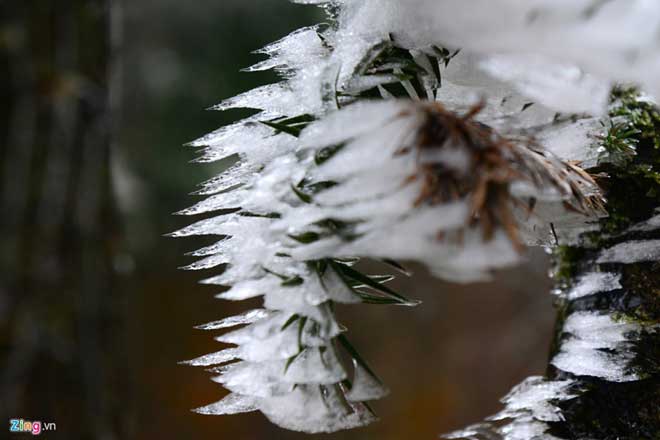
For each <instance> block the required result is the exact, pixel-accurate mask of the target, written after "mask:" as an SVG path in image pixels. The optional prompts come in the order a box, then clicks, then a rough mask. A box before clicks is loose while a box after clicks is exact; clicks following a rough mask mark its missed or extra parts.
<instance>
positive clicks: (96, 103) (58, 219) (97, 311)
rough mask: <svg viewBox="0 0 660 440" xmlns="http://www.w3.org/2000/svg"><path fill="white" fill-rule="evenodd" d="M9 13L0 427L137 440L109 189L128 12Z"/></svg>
mask: <svg viewBox="0 0 660 440" xmlns="http://www.w3.org/2000/svg"><path fill="white" fill-rule="evenodd" d="M0 8H2V14H1V16H2V23H1V25H0V26H1V27H0V64H2V69H0V75H2V78H1V79H2V81H1V82H0V94H1V96H2V98H3V100H2V103H3V105H2V106H1V108H0V124H1V125H0V190H1V192H0V197H1V199H0V200H1V205H2V207H3V209H2V217H1V218H0V225H1V229H2V239H1V241H0V251H1V252H0V254H1V255H2V256H1V259H0V273H1V274H2V277H1V279H0V342H1V344H0V350H1V351H0V352H1V353H2V356H1V357H0V366H1V367H0V371H1V372H2V373H1V375H0V395H1V396H2V398H1V399H0V415H1V416H2V418H3V419H4V420H7V419H8V418H9V417H23V418H24V419H26V420H41V421H46V422H55V423H57V425H58V431H61V432H66V433H68V434H69V435H75V436H76V437H75V438H99V439H119V438H121V439H124V438H128V431H129V429H128V428H129V424H130V423H129V415H130V414H131V409H130V404H127V401H128V399H127V393H128V390H129V389H130V387H129V380H128V379H127V377H128V374H127V365H125V364H124V362H125V359H126V356H122V353H123V352H124V351H125V335H124V333H123V328H124V327H123V323H122V321H121V320H122V316H123V312H122V308H123V307H124V298H123V297H122V293H121V292H122V289H121V288H120V286H119V280H118V277H117V274H116V273H115V266H116V263H117V261H118V258H120V257H121V248H122V242H121V228H120V224H119V218H118V215H117V207H116V203H115V198H114V192H113V188H112V179H111V155H112V150H113V135H112V131H113V122H112V121H113V99H114V96H116V92H115V91H114V87H115V86H116V83H115V78H116V77H115V74H114V72H115V69H114V57H115V46H116V44H115V41H116V34H113V32H114V31H113V28H112V27H111V24H112V17H113V14H115V13H116V12H117V9H116V8H117V5H116V3H115V2H113V1H111V0H65V1H61V0H57V1H56V0H23V1H6V2H2V3H1V4H0ZM70 438H73V437H70Z"/></svg>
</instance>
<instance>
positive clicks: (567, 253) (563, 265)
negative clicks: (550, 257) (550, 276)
mask: <svg viewBox="0 0 660 440" xmlns="http://www.w3.org/2000/svg"><path fill="white" fill-rule="evenodd" d="M585 253H586V250H585V249H584V248H582V247H578V246H567V245H562V246H558V247H557V248H555V250H554V263H555V272H554V278H555V280H556V281H557V282H559V284H560V286H561V287H567V286H568V285H570V283H571V280H572V279H573V278H575V276H576V275H577V274H578V271H579V270H578V268H579V262H580V261H581V260H583V259H584V255H585Z"/></svg>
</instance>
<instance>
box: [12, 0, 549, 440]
mask: <svg viewBox="0 0 660 440" xmlns="http://www.w3.org/2000/svg"><path fill="white" fill-rule="evenodd" d="M109 4H110V2H109V1H108V0H57V1H56V0H20V1H18V0H0V8H1V9H0V11H1V12H0V13H1V14H2V15H1V25H0V26H1V28H0V66H1V67H0V69H1V70H0V75H2V84H0V93H2V99H3V106H2V108H0V118H2V123H3V125H2V126H0V165H1V167H0V169H1V170H2V174H0V178H1V179H2V180H1V182H2V183H1V184H2V186H1V187H0V189H1V190H2V193H1V195H2V199H1V200H2V204H1V205H0V206H1V209H2V216H1V218H0V221H1V223H0V225H1V226H2V236H1V238H0V252H1V255H0V263H1V264H2V266H0V373H1V376H0V380H2V381H3V382H2V383H1V385H2V386H3V388H2V391H1V392H2V394H1V395H0V404H2V406H0V409H1V408H5V412H0V416H1V417H4V418H7V417H9V415H8V414H9V412H7V411H11V416H12V417H15V416H18V417H23V418H25V419H32V420H46V421H55V422H57V423H58V431H57V432H56V433H45V434H44V435H46V436H48V437H53V438H63V439H92V438H94V439H96V438H98V439H133V438H135V439H140V440H143V439H144V440H168V439H172V440H174V439H194V438H227V439H232V438H235V439H296V438H303V437H305V436H304V435H303V434H298V433H290V432H286V431H283V430H280V429H278V428H276V427H274V426H272V425H271V424H270V423H268V422H267V421H266V420H265V419H264V417H263V416H261V415H260V414H256V413H255V414H247V415H242V416H228V417H209V416H201V415H197V414H194V413H192V412H190V408H193V407H196V406H201V405H204V404H207V403H210V402H213V401H215V400H219V399H220V398H221V397H222V396H223V395H224V394H225V391H223V390H222V388H220V386H219V385H217V384H214V383H212V382H211V381H210V380H209V374H208V373H206V372H204V371H203V370H201V369H195V368H190V367H184V366H180V365H177V362H178V361H180V360H183V359H188V358H192V357H195V356H197V355H201V354H204V353H208V352H211V351H216V350H218V349H219V346H218V345H219V344H217V343H215V342H213V339H212V336H213V335H212V334H209V333H204V332H200V331H197V330H193V329H192V326H193V325H195V324H200V323H203V322H207V321H212V320H215V319H218V318H219V317H222V316H227V315H229V314H233V313H236V312H238V311H240V310H244V309H245V308H247V307H250V306H256V305H258V302H255V303H251V304H247V303H241V304H234V303H227V302H220V301H217V300H214V299H213V295H214V294H215V293H218V292H217V289H214V288H212V287H209V286H201V285H199V284H197V281H198V280H199V279H201V278H203V277H205V276H206V275H208V274H205V273H190V272H184V271H180V270H176V268H177V267H179V266H182V265H185V264H187V263H189V262H190V259H189V258H187V257H186V256H185V255H184V254H185V252H187V251H191V250H193V249H196V248H199V247H201V246H203V245H205V244H207V243H208V241H207V240H204V239H177V240H175V239H170V238H165V237H163V234H165V233H167V232H171V231H173V230H176V229H177V228H180V227H183V226H185V225H186V224H188V223H189V222H191V221H192V220H194V219H190V218H182V217H178V216H173V215H171V213H172V212H175V211H178V210H180V209H183V208H185V207H187V206H189V205H190V204H192V203H194V201H195V197H193V196H188V195H187V194H188V193H189V192H191V191H193V190H194V189H195V185H196V184H198V183H199V182H201V181H203V180H205V179H206V178H208V177H210V176H212V175H213V174H214V173H217V172H218V171H220V170H221V169H222V165H221V164H211V165H198V164H190V163H189V162H190V161H191V160H192V159H194V157H195V154H194V151H193V150H192V149H191V148H189V147H183V146H182V145H183V144H184V143H186V142H188V141H191V140H193V139H195V138H197V137H200V136H201V135H203V134H205V133H207V132H210V131H212V130H214V129H216V128H218V127H219V126H222V125H224V124H226V123H229V122H231V121H233V120H235V119H236V118H238V117H241V116H242V115H245V114H247V113H245V112H239V111H234V112H228V113H218V112H209V111H205V110H204V109H205V108H208V107H209V106H211V105H213V104H216V103H217V102H219V101H220V100H222V99H224V98H228V97H230V96H232V95H234V94H236V93H239V92H241V91H244V90H248V89H250V88H252V87H256V86H258V85H261V84H264V83H267V82H271V81H273V80H274V76H273V75H272V74H270V73H260V74H255V73H250V74H247V73H241V72H239V69H240V68H243V67H247V66H249V65H250V64H252V63H254V62H256V61H257V60H259V59H260V58H259V56H257V55H253V54H251V52H252V51H253V50H255V49H258V48H260V47H262V46H263V45H265V44H267V43H269V42H271V41H273V40H276V39H278V38H280V37H282V36H284V35H286V34H287V33H288V32H290V31H291V30H293V29H295V28H297V27H300V26H304V25H308V24H312V23H315V22H317V21H318V20H320V19H322V17H321V16H320V15H319V12H318V11H317V10H316V9H315V8H313V7H306V6H296V5H292V4H289V3H288V2H286V1H285V0H259V1H257V0H252V1H250V0H195V1H190V2H183V1H181V0H159V1H151V2H150V1H147V0H139V1H138V0H135V1H130V2H129V1H126V0H125V1H124V4H123V11H119V10H115V12H116V13H117V16H120V14H119V12H122V14H121V16H122V17H123V18H122V19H121V20H120V21H115V22H114V26H113V35H115V37H117V38H115V39H114V40H111V39H109V37H108V34H109V31H110V29H109V28H108V27H107V18H108V17H109V15H108V14H109V12H110V11H109V10H108V9H107V6H108V5H109ZM113 5H114V6H115V7H118V6H120V5H119V3H118V2H113ZM85 17H87V18H85ZM90 17H91V18H90ZM35 20H36V21H35ZM90 20H91V21H90ZM93 20H96V22H94V21H93ZM119 36H121V38H118V37H119ZM56 37H57V38H56ZM99 38H100V39H101V40H98V39H99ZM97 40H98V41H101V43H98V41H97ZM112 63H114V65H115V66H116V67H118V70H117V72H118V75H117V76H113V75H112V73H113V72H114V70H113V69H111V68H110V67H111V66H112V65H113V64H112ZM21 69H23V70H21ZM44 79H45V80H46V81H44ZM44 84H46V86H44ZM40 121H41V122H40ZM110 121H114V124H113V123H111V122H110ZM39 124H42V125H39ZM111 134H113V136H110V135H111ZM111 152H112V154H111V155H110V153H111ZM110 184H111V185H112V189H113V190H112V191H109V188H110ZM532 257H533V258H532V259H531V260H532V261H531V262H530V263H529V264H528V265H527V266H525V267H524V268H523V269H522V270H515V271H509V272H506V273H503V274H500V275H499V276H498V278H497V279H496V280H495V281H494V282H492V283H484V284H478V285H469V286H455V285H451V284H448V283H442V282H439V281H437V280H434V279H433V278H431V277H430V276H429V275H427V274H426V273H425V271H424V270H423V269H422V268H420V267H416V266H413V270H414V271H415V272H416V274H415V277H414V278H412V279H400V280H397V281H396V283H397V284H398V287H400V289H401V290H403V291H406V292H407V293H408V294H409V296H411V297H416V298H419V299H421V300H423V301H424V303H423V304H422V305H421V306H418V307H417V308H414V309H408V308H396V307H385V306H383V307H380V306H366V305H365V306H352V307H344V308H340V309H339V317H340V319H341V320H342V321H343V323H344V324H345V325H346V326H347V327H348V328H349V331H350V336H351V339H352V340H353V341H354V343H355V345H356V346H357V347H358V348H360V349H361V352H362V353H363V355H364V356H365V357H366V358H367V359H368V360H370V362H371V364H372V365H373V366H374V367H375V368H376V370H377V371H378V372H379V373H380V375H381V377H382V378H383V379H384V381H385V382H386V383H387V384H388V385H389V386H390V387H391V389H392V394H391V395H390V397H388V398H386V399H384V400H383V401H381V402H378V403H377V404H376V405H375V409H376V410H377V412H378V413H379V415H380V416H381V417H382V420H381V421H380V422H379V423H377V424H375V425H373V426H371V427H368V428H365V429H362V430H357V431H353V432H345V433H337V434H332V435H326V436H322V437H325V438H331V439H335V440H340V439H371V438H379V439H397V440H400V439H405V438H419V439H421V438H429V439H430V438H437V435H438V434H440V433H442V432H446V431H448V430H451V429H454V428H458V427H460V426H462V425H465V424H468V423H471V422H475V421H477V420H480V419H482V418H483V417H484V416H486V415H488V414H490V413H492V412H494V411H496V410H497V409H498V408H499V405H498V403H497V400H498V398H499V397H501V396H502V395H503V394H504V393H506V392H507V391H508V389H509V388H510V387H511V386H512V385H514V384H515V383H517V382H519V381H520V380H521V379H522V378H523V377H525V376H527V375H529V374H533V373H542V372H543V369H544V366H545V364H546V360H547V359H546V358H547V350H548V346H549V341H550V338H551V327H552V321H553V311H552V308H551V304H550V303H551V299H550V295H549V294H548V289H549V282H548V281H547V279H546V275H545V265H546V259H545V257H544V256H543V255H542V254H541V253H538V254H534V255H532ZM9 391H11V392H9ZM3 423H5V422H3ZM0 432H2V431H0ZM3 435H4V434H0V438H3V437H2V436H3Z"/></svg>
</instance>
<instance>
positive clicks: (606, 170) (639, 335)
mask: <svg viewBox="0 0 660 440" xmlns="http://www.w3.org/2000/svg"><path fill="white" fill-rule="evenodd" d="M615 97H616V98H617V99H619V100H620V102H621V104H620V105H615V110H613V113H612V115H611V116H612V117H619V118H624V122H621V125H617V124H615V125H613V126H612V127H611V128H610V129H609V133H608V136H607V137H606V138H605V139H604V140H603V142H604V145H605V149H606V150H607V152H608V153H609V155H610V157H614V158H615V159H616V155H617V154H618V155H619V156H620V155H621V154H622V153H624V152H625V147H626V145H624V144H623V143H622V142H627V143H628V144H629V145H634V146H635V148H636V150H637V152H636V155H634V156H628V157H625V156H623V157H619V158H618V159H616V160H614V162H613V163H607V164H603V165H600V166H599V167H597V168H596V169H593V170H591V172H592V173H595V174H601V175H602V177H601V178H600V182H599V183H601V185H602V187H603V188H604V190H605V194H606V197H607V199H608V202H607V211H608V213H609V216H608V217H607V218H606V219H603V220H602V221H601V230H600V231H599V232H596V233H594V232H592V233H586V234H584V235H583V237H582V240H581V241H582V243H583V244H582V245H580V246H572V247H571V246H563V247H560V248H559V251H558V253H557V255H558V258H557V271H556V272H557V273H556V277H557V282H558V284H559V289H560V291H561V294H560V296H561V299H560V303H559V319H558V325H557V334H556V339H555V344H554V347H553V353H552V354H553V357H552V361H551V362H552V365H551V367H550V369H549V374H548V375H549V378H550V379H552V380H565V379H575V380H577V382H578V384H579V387H578V388H581V391H580V392H578V393H577V394H578V397H576V398H574V399H568V400H564V401H562V402H560V403H559V404H558V406H559V408H561V413H562V416H563V418H564V421H563V422H557V423H554V424H551V426H552V429H551V432H552V433H553V434H555V435H557V436H558V437H561V438H566V439H592V438H593V439H602V440H609V439H611V440H615V439H630V440H633V439H634V440H642V439H645V440H646V439H659V438H660V333H658V331H657V330H658V326H659V325H660V261H659V260H660V221H658V220H659V219H660V217H656V216H657V215H658V212H656V209H657V208H658V207H660V179H659V177H660V151H658V146H660V113H658V110H657V109H656V108H654V107H653V106H652V105H650V104H648V103H644V102H641V103H640V102H638V101H637V99H636V97H635V93H634V92H633V91H630V90H627V91H626V90H623V91H618V92H617V93H615ZM627 129H633V130H632V131H628V132H626V130H627ZM613 155H614V156H613ZM589 316H591V317H597V318H598V319H600V321H599V323H596V322H595V321H594V320H593V319H581V320H576V319H575V318H576V317H589ZM578 321H580V322H578ZM589 323H591V325H589Z"/></svg>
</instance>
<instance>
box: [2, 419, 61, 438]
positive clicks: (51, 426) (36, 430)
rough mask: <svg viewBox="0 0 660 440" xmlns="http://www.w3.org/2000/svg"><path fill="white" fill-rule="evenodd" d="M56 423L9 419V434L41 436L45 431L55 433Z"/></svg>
mask: <svg viewBox="0 0 660 440" xmlns="http://www.w3.org/2000/svg"><path fill="white" fill-rule="evenodd" d="M56 429H57V425H55V423H53V422H50V423H45V422H38V421H34V422H30V421H28V420H23V419H9V432H29V433H30V434H32V435H39V434H41V433H42V432H45V431H55V430H56Z"/></svg>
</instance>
